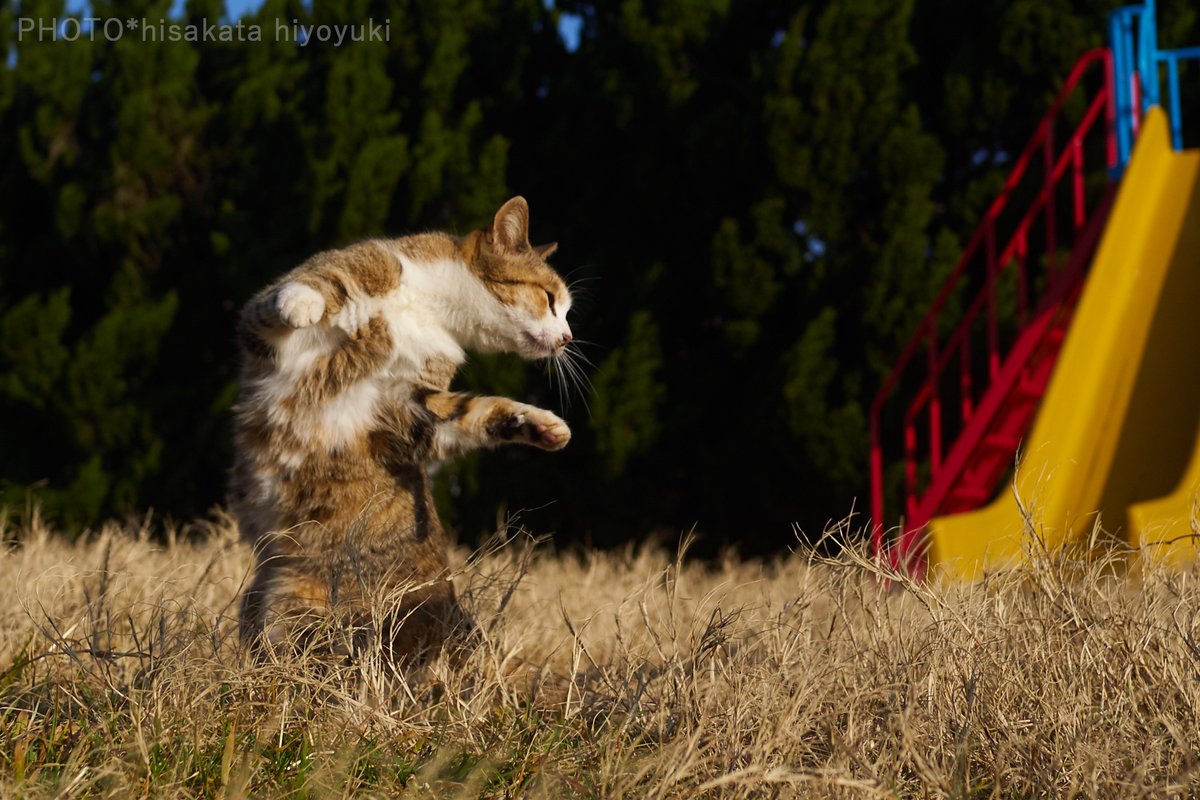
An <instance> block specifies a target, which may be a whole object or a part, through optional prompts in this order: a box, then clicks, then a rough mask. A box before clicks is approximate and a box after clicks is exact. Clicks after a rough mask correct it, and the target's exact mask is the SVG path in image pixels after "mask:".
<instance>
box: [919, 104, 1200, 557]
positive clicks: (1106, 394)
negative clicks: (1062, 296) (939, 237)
mask: <svg viewBox="0 0 1200 800" xmlns="http://www.w3.org/2000/svg"><path fill="white" fill-rule="evenodd" d="M1198 431H1200V150H1192V151H1184V152H1181V153H1177V152H1175V151H1173V150H1172V149H1171V144H1170V141H1169V136H1168V131H1167V120H1166V116H1165V114H1164V113H1163V112H1162V110H1161V109H1159V108H1152V109H1151V110H1150V112H1149V113H1148V114H1147V116H1146V117H1145V119H1144V120H1143V128H1142V131H1141V134H1140V136H1139V137H1138V140H1137V144H1136V146H1135V148H1134V152H1133V156H1132V159H1131V160H1130V162H1129V166H1128V168H1127V169H1126V172H1125V175H1124V178H1123V179H1122V181H1121V185H1120V186H1119V187H1118V190H1117V197H1116V201H1115V203H1114V206H1113V209H1112V213H1111V215H1110V217H1109V220H1108V224H1107V226H1106V227H1105V230H1104V234H1103V238H1102V239H1101V241H1100V246H1099V248H1098V249H1097V251H1096V255H1095V259H1094V260H1093V263H1092V268H1091V271H1090V274H1089V277H1088V279H1087V284H1086V286H1085V287H1084V290H1083V294H1082V296H1081V297H1080V300H1079V305H1078V307H1077V308H1076V311H1075V319H1074V321H1073V322H1072V324H1071V328H1070V330H1069V332H1068V334H1067V338H1066V340H1065V342H1064V343H1063V349H1062V352H1061V354H1060V356H1059V361H1058V364H1057V366H1056V368H1055V372H1054V376H1053V378H1052V379H1051V382H1050V385H1049V387H1048V389H1047V392H1046V395H1045V397H1044V399H1043V401H1042V406H1041V409H1040V410H1039V412H1038V416H1037V420H1036V422H1035V423H1034V427H1033V430H1032V431H1031V433H1030V435H1029V438H1028V439H1027V440H1026V441H1025V442H1024V443H1023V444H1022V447H1021V453H1020V456H1019V458H1020V460H1019V464H1018V469H1017V472H1016V477H1015V479H1014V483H1013V487H1014V489H1015V497H1014V491H1010V490H1009V489H1008V488H1006V489H1005V490H1004V491H1002V492H1001V494H1000V496H999V498H998V499H996V500H995V501H993V502H992V504H991V505H989V506H986V507H984V508H982V509H980V510H978V511H972V512H968V513H965V514H956V515H952V516H946V517H938V518H935V519H933V520H932V521H931V522H930V523H929V536H930V551H929V565H930V567H931V569H932V570H933V571H934V572H937V573H942V574H946V575H950V576H957V577H961V578H968V579H969V578H974V577H978V576H979V575H981V574H982V572H983V571H985V570H991V569H996V568H1002V567H1006V566H1010V565H1012V564H1014V563H1016V562H1018V561H1020V560H1021V558H1022V556H1023V553H1024V549H1025V548H1027V547H1029V545H1030V543H1031V542H1030V540H1029V538H1028V537H1026V536H1025V535H1024V530H1025V528H1026V521H1025V520H1024V519H1023V517H1022V512H1021V508H1022V507H1023V508H1024V509H1025V510H1026V512H1027V513H1028V515H1029V522H1031V523H1032V528H1033V531H1034V532H1035V533H1036V534H1037V536H1038V537H1039V538H1040V539H1041V541H1042V542H1043V543H1044V544H1045V545H1046V546H1048V547H1054V546H1056V545H1060V544H1062V543H1064V542H1066V541H1068V539H1070V538H1071V537H1074V536H1086V535H1087V534H1088V533H1090V532H1091V530H1092V529H1093V526H1094V525H1095V523H1096V522H1097V515H1099V523H1100V525H1101V526H1102V527H1103V528H1104V530H1106V531H1108V532H1110V533H1115V534H1117V535H1118V536H1121V537H1122V538H1125V539H1127V540H1128V541H1130V543H1131V544H1135V545H1136V544H1139V543H1140V539H1139V537H1142V536H1145V535H1146V534H1147V533H1148V532H1150V533H1152V534H1153V535H1159V534H1162V536H1159V538H1171V537H1172V536H1178V535H1180V534H1179V533H1178V532H1176V531H1178V530H1179V528H1178V525H1179V522H1178V520H1180V519H1182V520H1184V522H1183V523H1182V524H1183V525H1184V526H1185V528H1184V529H1183V531H1184V532H1186V524H1187V523H1186V520H1187V517H1188V511H1189V508H1190V505H1191V499H1190V498H1191V496H1192V493H1193V492H1194V490H1195V487H1196V485H1197V483H1198V482H1200V436H1198ZM1189 457H1190V461H1189ZM1185 473H1186V474H1185ZM1181 475H1183V476H1184V477H1183V479H1182V480H1180V476H1181ZM1016 497H1019V498H1020V505H1018V502H1017V500H1016ZM1155 498H1162V499H1160V500H1156V499H1155ZM1145 501H1153V502H1145ZM1135 503H1137V504H1138V505H1136V506H1134V508H1133V509H1132V510H1130V506H1131V505H1133V504H1135ZM1127 514H1128V516H1129V517H1131V518H1132V520H1133V522H1134V524H1130V523H1131V520H1130V519H1127ZM1151 529H1153V531H1152V530H1151ZM1155 532H1157V533H1155ZM1186 546H1187V547H1189V548H1190V547H1191V544H1190V542H1188V543H1187V545H1186ZM1176 547H1178V546H1176Z"/></svg>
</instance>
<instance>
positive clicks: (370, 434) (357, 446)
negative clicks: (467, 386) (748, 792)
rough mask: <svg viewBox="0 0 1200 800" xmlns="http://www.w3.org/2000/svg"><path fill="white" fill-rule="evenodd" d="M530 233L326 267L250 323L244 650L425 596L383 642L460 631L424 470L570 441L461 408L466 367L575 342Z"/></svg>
mask: <svg viewBox="0 0 1200 800" xmlns="http://www.w3.org/2000/svg"><path fill="white" fill-rule="evenodd" d="M528 229H529V207H528V205H527V204H526V202H525V200H524V199H522V198H520V197H516V198H513V199H512V200H510V201H508V202H507V203H505V204H504V206H503V207H502V208H501V209H500V210H499V212H497V214H496V216H495V219H494V221H493V223H492V225H491V227H490V228H488V229H486V230H480V231H475V232H473V233H471V234H468V235H467V236H464V237H461V238H456V237H452V236H449V235H446V234H442V233H428V234H420V235H415V236H408V237H403V238H399V239H390V240H372V241H366V242H361V243H359V244H355V245H352V246H350V247H347V248H344V249H342V250H334V251H330V252H325V253H320V254H318V255H316V256H313V257H312V258H310V259H309V260H308V261H306V262H305V263H304V264H302V265H300V266H299V267H297V268H296V269H294V270H292V271H291V272H289V273H288V274H286V275H284V276H283V277H282V278H280V279H279V280H278V281H276V282H275V283H274V284H272V285H271V286H268V287H267V288H265V289H263V290H262V291H261V292H259V293H258V294H257V295H256V296H255V297H253V298H252V299H251V300H250V302H249V303H248V304H247V305H246V306H245V308H244V309H243V311H242V315H241V320H240V325H239V329H238V336H239V343H240V348H241V351H242V376H241V394H240V396H239V399H238V402H237V406H236V408H235V437H236V460H235V465H234V468H233V474H232V481H231V492H230V495H231V503H232V506H233V508H234V511H235V513H236V514H237V517H238V521H239V524H240V525H241V529H242V533H243V536H244V537H245V538H247V539H248V540H249V541H250V542H252V543H253V545H254V547H255V552H256V553H257V560H256V567H255V574H254V578H253V581H252V582H251V584H250V586H249V587H248V589H247V590H246V592H245V595H244V597H243V602H242V612H241V631H242V636H243V639H244V640H247V641H249V642H251V643H257V644H260V645H261V644H262V643H263V642H266V643H281V642H284V641H291V640H292V639H293V638H294V634H295V629H296V628H297V626H298V625H299V626H301V627H302V626H303V625H306V624H309V623H311V622H312V621H313V620H314V619H318V618H321V617H324V616H326V615H328V614H330V613H332V612H335V611H337V612H339V613H341V614H343V615H346V614H348V617H346V616H343V618H349V619H352V620H356V621H357V622H358V623H359V624H361V623H362V622H363V621H364V619H367V618H369V609H370V606H371V604H372V602H373V601H374V600H375V599H377V598H378V597H380V596H381V595H384V594H387V593H388V592H390V591H393V590H395V589H396V588H397V587H409V588H410V591H408V592H407V593H406V594H404V595H403V598H402V600H401V601H400V602H399V603H398V604H397V606H396V607H395V611H394V619H392V620H390V621H389V622H388V624H387V625H386V626H384V627H383V628H382V629H383V630H385V631H387V632H388V633H387V637H388V640H389V641H388V642H387V644H388V645H389V646H390V647H391V648H392V649H393V652H395V653H398V654H405V653H410V652H412V651H413V650H415V649H417V648H418V647H421V646H422V645H423V644H436V643H437V641H438V640H439V639H440V638H441V636H442V634H443V631H444V630H445V626H446V625H447V624H448V623H449V622H450V621H451V620H453V619H454V618H455V616H456V614H457V606H456V603H455V598H454V589H453V586H452V585H451V583H450V581H449V577H448V575H447V563H446V540H445V534H444V532H443V530H442V526H441V523H440V522H439V520H438V516H437V512H436V510H435V509H434V505H433V500H432V498H431V496H430V489H429V478H428V475H427V473H426V464H427V463H428V462H430V461H433V460H437V459H445V458H452V457H454V456H456V455H459V454H462V453H465V452H467V451H470V450H473V449H476V448H480V447H490V446H494V445H498V444H504V443H521V444H529V445H534V446H536V447H540V448H542V449H545V450H558V449H560V448H562V447H564V446H565V445H566V444H567V442H568V440H569V439H570V437H571V432H570V430H569V429H568V427H567V425H566V423H564V422H563V421H562V420H561V419H559V418H558V417H557V416H555V415H554V414H552V413H550V412H549V411H545V410H543V409H540V408H535V407H533V406H529V405H525V404H523V403H518V402H515V401H513V400H509V399H507V398H503V397H480V396H472V395H468V394H462V393H457V392H450V391H448V387H449V384H450V380H451V378H452V377H453V375H454V373H455V371H456V370H457V368H458V367H459V365H460V364H462V362H463V360H464V358H465V351H466V350H468V349H470V350H475V351H481V352H512V353H518V354H520V355H522V356H524V357H526V358H531V359H532V358H542V357H548V356H553V355H555V354H556V353H557V352H559V351H560V350H561V348H564V347H565V346H566V345H567V344H568V343H570V341H571V331H570V328H569V326H568V325H567V322H566V315H567V311H568V310H569V309H570V307H571V296H570V293H569V292H568V290H567V287H566V285H565V284H564V282H563V280H562V279H561V278H560V277H559V275H558V274H557V273H556V272H555V271H554V270H553V269H551V268H550V267H549V266H548V265H547V263H546V261H545V257H546V256H547V255H549V251H551V250H553V245H550V246H547V247H537V248H535V247H532V246H531V245H530V244H529V237H528ZM375 627H376V629H377V630H379V629H381V628H380V626H378V625H377V626H375Z"/></svg>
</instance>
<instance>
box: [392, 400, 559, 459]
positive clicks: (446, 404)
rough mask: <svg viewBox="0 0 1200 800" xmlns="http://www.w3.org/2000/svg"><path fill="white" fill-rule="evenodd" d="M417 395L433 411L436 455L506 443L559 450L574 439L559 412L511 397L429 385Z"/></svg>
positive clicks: (461, 452)
mask: <svg viewBox="0 0 1200 800" xmlns="http://www.w3.org/2000/svg"><path fill="white" fill-rule="evenodd" d="M413 397H414V400H416V402H417V403H418V404H420V405H421V406H422V407H423V408H424V409H425V410H426V411H427V412H429V416H428V417H427V418H428V419H430V420H431V424H432V425H433V430H432V432H431V433H432V436H431V450H432V452H431V453H430V455H431V457H433V458H451V457H453V456H457V455H462V454H463V453H467V452H470V451H471V450H476V449H478V448H481V447H496V446H498V445H502V444H528V445H532V446H534V447H539V448H541V449H542V450H561V449H562V448H564V447H566V446H567V442H569V441H570V440H571V429H570V428H569V427H567V423H566V422H564V421H563V420H562V419H560V418H559V417H558V416H557V415H556V414H553V413H551V412H549V411H546V410H545V409H542V408H538V407H536V406H531V405H528V404H526V403H518V402H517V401H515V400H509V399H508V398H507V397H480V396H477V395H471V394H464V393H462V392H439V391H432V390H428V389H422V390H419V391H418V392H417V393H416V394H414V396H413Z"/></svg>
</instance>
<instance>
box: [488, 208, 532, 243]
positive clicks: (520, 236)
mask: <svg viewBox="0 0 1200 800" xmlns="http://www.w3.org/2000/svg"><path fill="white" fill-rule="evenodd" d="M489 233H490V235H491V239H492V244H494V245H496V247H497V248H498V249H500V250H506V251H508V252H510V253H517V252H520V251H521V250H525V249H527V248H528V247H529V204H528V203H526V202H525V198H524V197H520V196H517V197H514V198H513V199H511V200H509V201H508V202H507V203H505V204H504V205H502V206H500V210H499V211H497V212H496V218H495V219H494V220H492V229H491V231H489Z"/></svg>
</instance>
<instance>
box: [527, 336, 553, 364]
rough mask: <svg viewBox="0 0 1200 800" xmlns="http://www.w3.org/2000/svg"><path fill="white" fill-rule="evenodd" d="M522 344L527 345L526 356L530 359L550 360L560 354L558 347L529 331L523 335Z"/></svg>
mask: <svg viewBox="0 0 1200 800" xmlns="http://www.w3.org/2000/svg"><path fill="white" fill-rule="evenodd" d="M522 343H523V344H524V345H525V355H526V356H527V357H528V358H549V357H550V356H552V355H554V354H555V353H557V352H558V347H557V346H556V345H554V344H552V343H550V342H548V341H546V340H545V339H543V338H542V337H540V336H535V335H534V334H532V333H530V332H529V331H524V332H523V333H522Z"/></svg>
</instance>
